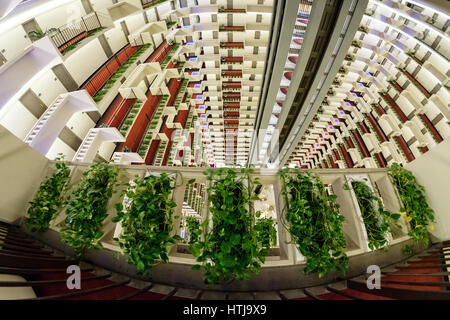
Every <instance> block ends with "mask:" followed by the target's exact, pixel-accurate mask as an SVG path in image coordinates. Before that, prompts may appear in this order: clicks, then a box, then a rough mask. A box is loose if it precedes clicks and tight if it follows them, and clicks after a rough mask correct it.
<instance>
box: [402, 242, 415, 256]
mask: <svg viewBox="0 0 450 320" xmlns="http://www.w3.org/2000/svg"><path fill="white" fill-rule="evenodd" d="M414 252H415V251H414V247H413V246H412V245H409V244H407V245H405V246H404V247H403V248H402V253H403V254H404V255H405V256H412V255H413V254H414Z"/></svg>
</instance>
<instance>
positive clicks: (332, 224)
mask: <svg viewBox="0 0 450 320" xmlns="http://www.w3.org/2000/svg"><path fill="white" fill-rule="evenodd" d="M280 176H281V178H282V180H283V182H284V186H285V190H284V191H283V192H282V194H283V196H284V198H285V201H286V209H285V212H286V213H285V215H284V216H283V217H282V221H285V223H284V225H285V227H286V228H287V230H288V231H289V233H290V235H291V237H292V240H293V242H294V243H295V245H296V247H297V249H298V250H299V252H300V253H301V254H302V255H303V256H304V257H305V258H306V267H305V269H304V272H305V273H306V274H310V273H317V274H318V276H319V278H320V277H322V276H324V275H325V274H327V273H329V272H333V271H341V272H345V270H346V269H347V268H348V258H347V255H346V254H345V251H344V249H345V246H346V242H345V236H344V233H343V231H342V222H343V221H344V217H343V216H342V215H340V214H339V211H338V209H339V205H338V204H337V202H336V198H337V197H336V196H335V195H328V194H327V192H326V190H325V186H324V184H323V183H322V181H321V180H320V178H319V177H317V176H313V175H312V174H311V173H309V172H303V170H299V169H295V170H292V169H288V168H286V169H283V170H282V171H281V173H280Z"/></svg>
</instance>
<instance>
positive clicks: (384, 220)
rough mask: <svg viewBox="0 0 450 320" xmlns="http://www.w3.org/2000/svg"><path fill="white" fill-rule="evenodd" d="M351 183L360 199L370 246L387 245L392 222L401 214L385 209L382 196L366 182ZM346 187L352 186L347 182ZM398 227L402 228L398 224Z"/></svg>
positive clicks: (360, 207) (391, 231)
mask: <svg viewBox="0 0 450 320" xmlns="http://www.w3.org/2000/svg"><path fill="white" fill-rule="evenodd" d="M365 180H367V179H365ZM351 184H352V188H353V191H354V192H355V196H356V199H357V201H358V205H359V209H360V211H361V216H362V218H363V222H364V225H365V226H366V231H367V238H368V242H369V244H368V245H369V248H370V249H371V250H376V249H379V248H381V247H383V246H385V245H387V244H388V240H387V239H386V235H387V233H388V232H389V233H391V234H393V230H392V228H391V223H395V222H396V221H398V219H399V218H400V214H393V213H391V212H389V211H386V210H384V208H383V204H382V202H381V200H380V198H378V197H377V196H375V194H374V193H373V191H372V190H371V189H370V187H369V186H368V185H367V184H365V183H364V182H362V181H352V183H351ZM344 189H346V190H350V187H349V186H348V185H347V184H345V185H344ZM397 227H398V228H401V227H400V226H398V225H397Z"/></svg>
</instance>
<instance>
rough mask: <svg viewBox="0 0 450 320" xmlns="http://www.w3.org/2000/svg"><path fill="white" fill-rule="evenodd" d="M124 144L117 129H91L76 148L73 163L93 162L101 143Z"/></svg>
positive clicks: (123, 139)
mask: <svg viewBox="0 0 450 320" xmlns="http://www.w3.org/2000/svg"><path fill="white" fill-rule="evenodd" d="M107 142H113V143H114V142H125V138H124V137H123V136H122V135H121V134H120V132H119V130H117V128H92V129H91V130H89V132H88V134H87V135H86V137H85V138H84V140H83V142H82V143H81V145H80V147H79V148H78V150H77V152H76V153H75V156H74V157H73V160H72V161H74V162H93V161H94V159H95V156H96V155H97V153H99V151H100V148H101V147H102V145H103V143H107Z"/></svg>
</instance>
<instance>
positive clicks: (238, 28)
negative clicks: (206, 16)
mask: <svg viewBox="0 0 450 320" xmlns="http://www.w3.org/2000/svg"><path fill="white" fill-rule="evenodd" d="M219 31H225V32H243V31H245V27H244V26H225V25H221V26H220V27H219Z"/></svg>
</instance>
